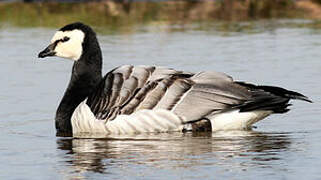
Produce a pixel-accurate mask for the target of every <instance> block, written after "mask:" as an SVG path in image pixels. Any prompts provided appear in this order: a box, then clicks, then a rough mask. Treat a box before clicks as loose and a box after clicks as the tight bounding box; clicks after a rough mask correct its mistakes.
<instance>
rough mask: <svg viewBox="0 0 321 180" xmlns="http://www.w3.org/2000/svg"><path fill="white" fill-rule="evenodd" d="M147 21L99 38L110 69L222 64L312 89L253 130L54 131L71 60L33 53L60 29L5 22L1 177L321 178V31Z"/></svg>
mask: <svg viewBox="0 0 321 180" xmlns="http://www.w3.org/2000/svg"><path fill="white" fill-rule="evenodd" d="M174 28H175V27H143V28H142V30H141V31H137V32H135V33H131V34H120V33H117V32H116V33H114V34H109V35H101V34H100V35H99V40H100V44H101V47H102V50H103V55H104V72H107V71H108V70H110V69H112V68H113V67H115V66H119V65H121V64H135V65H136V64H137V65H138V64H150V65H162V66H169V67H173V68H177V69H184V70H188V71H192V72H196V71H202V70H216V71H221V72H226V73H228V74H229V75H231V76H233V77H234V79H237V80H246V81H249V82H254V83H258V84H269V85H278V86H283V87H285V88H289V89H291V90H295V91H299V92H301V93H303V94H305V95H307V96H309V97H310V98H311V99H312V100H313V101H314V103H313V104H309V103H306V102H300V101H295V102H293V106H292V111H290V112H289V113H286V114H282V115H273V116H270V117H268V118H266V119H264V120H263V121H261V122H259V123H257V124H256V126H257V128H256V129H255V130H254V131H250V132H225V133H223V132H219V133H206V134H190V133H187V134H181V133H170V134H154V135H137V136H128V137H125V136H123V137H108V138H103V139H91V138H87V139H72V138H57V137H55V129H54V120H53V118H54V114H55V110H56V107H57V105H58V103H59V101H60V99H61V97H62V95H63V92H64V90H65V88H66V86H67V83H68V81H69V78H70V71H71V66H72V62H71V61H69V60H64V59H61V58H47V59H45V60H40V59H37V58H36V56H37V53H38V52H39V51H40V50H42V49H43V48H44V47H45V46H46V45H47V44H48V42H49V40H50V39H51V37H52V35H53V33H54V32H55V30H54V29H42V28H34V29H18V28H1V29H0V55H1V57H0V82H1V88H0V109H1V110H0V162H1V163H0V179H57V178H59V179H107V178H108V179H257V178H260V179H320V178H321V170H320V167H321V141H320V139H321V121H320V110H321V103H320V97H321V83H320V78H321V59H320V58H321V50H320V49H321V31H320V30H315V29H308V28H286V27H283V28H278V27H275V26H273V27H266V29H263V30H260V31H258V32H254V33H253V32H251V33H248V32H220V31H216V30H214V29H211V28H208V29H206V30H193V28H191V29H188V28H186V29H185V30H183V31H180V30H175V31H171V30H172V29H174Z"/></svg>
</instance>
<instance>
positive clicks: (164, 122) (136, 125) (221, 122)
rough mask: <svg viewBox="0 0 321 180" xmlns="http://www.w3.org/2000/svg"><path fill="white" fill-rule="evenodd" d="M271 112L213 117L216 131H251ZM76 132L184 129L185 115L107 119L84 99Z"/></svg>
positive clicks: (147, 114)
mask: <svg viewBox="0 0 321 180" xmlns="http://www.w3.org/2000/svg"><path fill="white" fill-rule="evenodd" d="M271 113H272V112H271V111H252V112H242V113H240V112H239V111H238V110H233V111H228V112H224V113H220V114H216V115H214V116H211V117H209V119H210V120H211V124H212V130H213V131H221V130H223V131H228V130H248V129H250V128H251V126H252V125H253V124H254V123H256V122H257V121H259V120H261V119H263V118H265V117H266V116H268V115H270V114H271ZM71 123H72V130H73V134H74V135H77V134H82V133H90V134H133V133H149V132H173V131H182V129H183V127H184V125H183V124H184V117H182V118H180V117H178V116H177V115H176V114H175V113H173V112H172V111H168V110H162V109H158V110H140V111H138V112H135V113H133V114H131V115H119V116H117V118H116V119H114V120H111V121H109V122H106V121H104V120H98V119H96V118H95V116H94V114H93V113H92V112H91V110H90V108H89V107H88V106H87V104H86V101H83V102H82V103H81V104H79V106H78V107H77V108H76V109H75V111H74V113H73V115H72V117H71Z"/></svg>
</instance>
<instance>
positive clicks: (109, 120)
mask: <svg viewBox="0 0 321 180" xmlns="http://www.w3.org/2000/svg"><path fill="white" fill-rule="evenodd" d="M74 39H76V40H74ZM64 40H66V41H64ZM68 41H70V42H68ZM66 42H67V43H66ZM68 43H69V46H68ZM79 43H80V44H79ZM53 55H56V56H60V57H65V58H69V59H72V60H74V61H75V62H74V67H73V72H72V78H71V81H70V83H69V86H68V88H67V90H66V93H65V95H64V98H63V100H62V102H61V104H60V105H59V107H58V110H57V114H56V128H57V131H58V133H59V132H62V133H63V134H66V133H67V134H70V133H73V134H78V133H105V134H110V133H117V134H123V133H139V132H168V131H182V130H184V129H186V127H188V126H187V125H192V127H194V126H198V127H197V128H196V129H211V130H213V131H215V130H244V129H250V128H251V126H252V124H254V123H255V122H257V121H259V120H261V119H263V118H264V117H266V116H268V115H270V114H272V113H284V112H287V111H288V108H287V107H288V106H289V105H290V104H288V102H289V100H290V99H301V100H305V101H309V102H311V101H310V100H309V99H308V98H307V97H305V96H303V95H302V94H299V93H297V92H293V91H288V90H286V89H283V88H280V87H273V86H257V85H253V84H248V83H244V82H237V81H233V79H232V78H231V77H230V76H228V75H226V74H224V73H219V72H213V71H212V72H200V73H190V72H184V71H177V70H174V69H170V68H165V67H156V66H131V65H125V66H120V67H117V68H115V69H113V70H112V71H110V72H109V73H107V74H106V75H105V76H104V77H102V76H101V66H102V65H101V64H102V57H101V51H100V48H99V44H98V41H97V39H96V35H95V33H94V32H93V31H92V29H91V28H90V27H89V26H86V25H84V24H82V23H73V24H69V25H67V26H65V27H63V28H62V29H60V30H59V31H58V32H57V33H56V35H55V36H54V38H53V40H52V44H51V45H49V46H48V48H46V49H45V50H44V51H42V52H41V53H40V54H39V57H46V56H53ZM200 122H206V123H200ZM202 124H205V125H202ZM209 125H210V127H209V128H208V127H205V126H209ZM202 126H204V127H202Z"/></svg>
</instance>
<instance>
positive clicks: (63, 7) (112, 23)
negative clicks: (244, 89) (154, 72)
mask: <svg viewBox="0 0 321 180" xmlns="http://www.w3.org/2000/svg"><path fill="white" fill-rule="evenodd" d="M0 12H1V14H0V27H1V26H2V27H3V26H14V27H50V28H58V27H61V26H63V25H65V24H68V23H70V22H74V21H82V22H85V23H88V24H91V25H92V26H94V27H95V28H96V29H97V30H98V31H103V30H101V29H106V28H107V29H109V31H110V32H112V31H118V30H120V31H132V29H133V28H134V27H135V26H136V25H141V24H148V25H150V24H151V25H161V26H162V25H180V27H184V25H186V24H191V23H199V24H205V25H206V24H208V23H210V22H213V21H215V22H217V23H218V24H220V23H221V25H220V27H219V28H222V29H223V30H224V28H227V30H229V29H230V28H231V26H232V28H233V24H234V23H236V22H237V23H240V22H251V21H257V20H266V19H268V20H270V19H300V20H312V21H313V23H308V25H307V24H306V23H303V25H302V24H301V23H299V25H298V26H304V27H306V26H309V27H310V26H312V28H321V23H320V22H321V0H296V1H294V0H216V1H214V0H208V1H206V0H202V1H200V0H199V1H195V0H193V1H192V0H189V1H183V0H176V1H174V0H172V1H158V2H155V1H152V2H151V1H134V2H130V1H126V0H122V1H120V0H118V1H111V0H105V1H99V2H97V1H96V2H81V3H75V2H74V3H58V2H32V3H23V2H6V3H5V2H0ZM226 24H228V25H226ZM225 26H227V27H225ZM247 26H250V28H251V26H252V25H251V24H250V25H247ZM236 28H238V27H236Z"/></svg>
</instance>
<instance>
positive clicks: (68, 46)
mask: <svg viewBox="0 0 321 180" xmlns="http://www.w3.org/2000/svg"><path fill="white" fill-rule="evenodd" d="M55 51H56V56H59V57H62V58H67V59H72V60H74V61H77V60H78V59H79V58H80V56H81V54H82V45H81V42H65V43H59V44H57V46H56V48H55Z"/></svg>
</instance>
